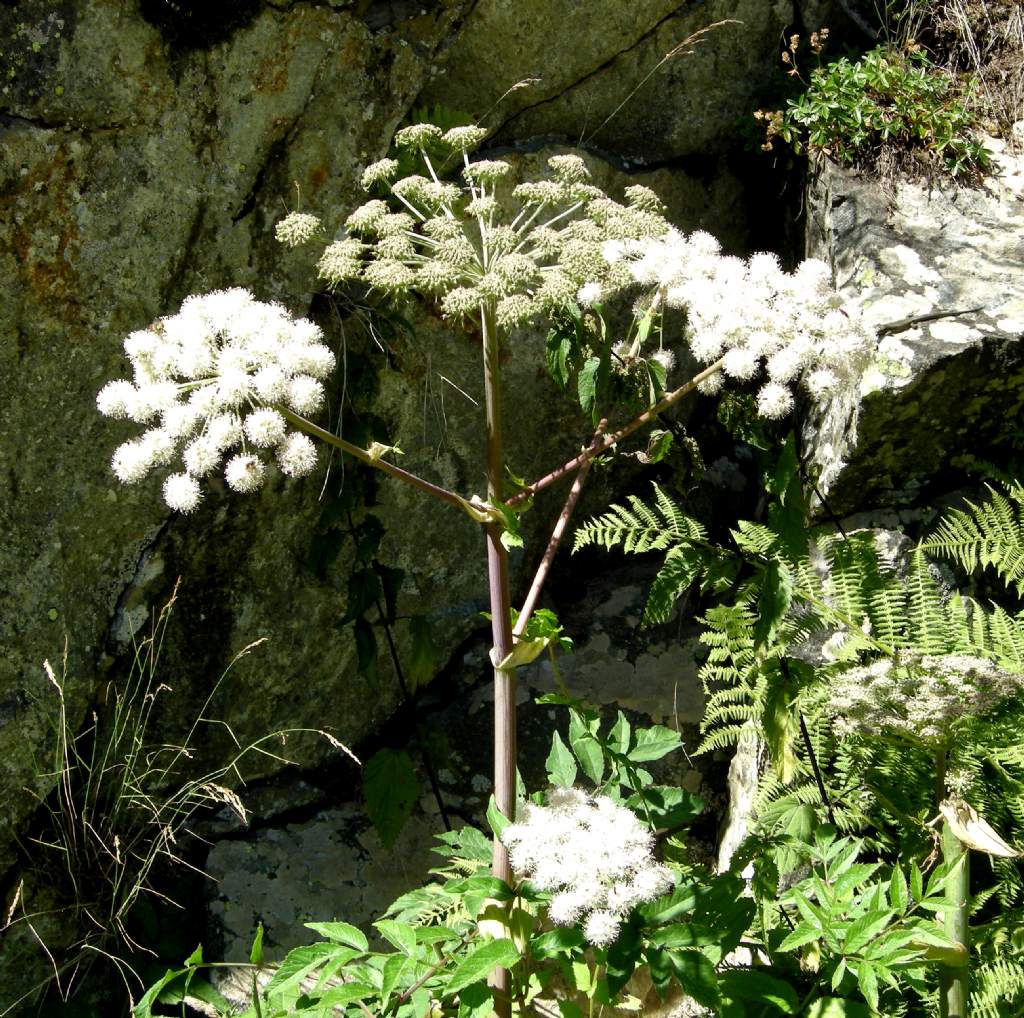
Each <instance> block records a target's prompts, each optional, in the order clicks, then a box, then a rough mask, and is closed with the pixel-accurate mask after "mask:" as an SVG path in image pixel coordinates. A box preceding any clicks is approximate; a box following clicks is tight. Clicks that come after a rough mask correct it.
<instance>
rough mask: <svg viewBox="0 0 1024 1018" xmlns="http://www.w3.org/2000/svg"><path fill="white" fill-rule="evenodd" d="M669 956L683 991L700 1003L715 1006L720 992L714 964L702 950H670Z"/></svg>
mask: <svg viewBox="0 0 1024 1018" xmlns="http://www.w3.org/2000/svg"><path fill="white" fill-rule="evenodd" d="M668 957H669V961H670V962H671V963H672V970H673V972H675V976H676V979H678V980H679V985H680V986H682V988H683V991H684V992H685V993H688V994H689V995H690V996H691V997H693V999H694V1000H695V1001H697V1003H698V1004H703V1005H704V1007H711V1008H713V1007H715V1006H716V1005H717V1004H718V999H719V992H718V976H717V974H716V973H715V967H714V965H712V964H711V962H710V961H708V959H707V958H706V957H705V956H704V955H703V954H702V953H701V952H700V951H669V952H668Z"/></svg>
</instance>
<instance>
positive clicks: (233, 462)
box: [224, 453, 266, 495]
mask: <svg viewBox="0 0 1024 1018" xmlns="http://www.w3.org/2000/svg"><path fill="white" fill-rule="evenodd" d="M265 474H266V467H265V466H264V465H263V461H262V460H261V459H260V458H259V457H258V456H253V455H251V454H248V453H239V454H238V455H237V456H232V457H231V459H229V460H228V462H227V465H226V466H225V467H224V480H225V481H227V482H228V487H229V488H231V489H233V490H234V491H237V492H240V493H241V494H243V495H247V494H249V493H250V492H253V491H257V490H259V488H260V486H261V485H262V484H263V477H264V475H265Z"/></svg>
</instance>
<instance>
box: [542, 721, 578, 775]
mask: <svg viewBox="0 0 1024 1018" xmlns="http://www.w3.org/2000/svg"><path fill="white" fill-rule="evenodd" d="M545 767H546V768H547V772H548V780H549V781H550V782H551V784H552V785H558V786H559V787H561V788H570V787H571V786H572V785H573V783H574V782H575V781H576V761H575V760H574V759H573V755H572V753H570V752H569V748H568V747H567V746H566V744H565V743H564V742H562V737H561V736H560V735H559V734H558V732H555V733H554V734H553V735H552V737H551V752H550V753H548V758H547V760H546V761H545Z"/></svg>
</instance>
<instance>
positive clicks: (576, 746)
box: [569, 710, 604, 785]
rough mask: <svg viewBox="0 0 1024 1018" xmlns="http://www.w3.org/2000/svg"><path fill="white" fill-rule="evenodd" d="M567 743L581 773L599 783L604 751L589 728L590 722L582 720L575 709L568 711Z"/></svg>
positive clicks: (602, 770) (602, 772)
mask: <svg viewBox="0 0 1024 1018" xmlns="http://www.w3.org/2000/svg"><path fill="white" fill-rule="evenodd" d="M595 727H596V723H595ZM569 745H570V746H572V751H573V753H575V754H576V759H577V760H578V761H579V763H580V766H581V767H582V768H583V773H584V774H586V776H587V777H588V778H590V780H591V781H593V782H594V784H595V785H599V784H600V783H601V778H602V777H603V776H604V752H603V750H602V749H601V744H600V742H598V741H597V739H596V737H595V735H594V733H593V732H592V731H591V730H590V724H589V723H586V722H584V720H583V716H582V715H581V714H580V713H579V712H578V711H575V710H573V711H570V712H569Z"/></svg>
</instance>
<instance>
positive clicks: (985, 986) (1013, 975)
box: [971, 957, 1024, 1018]
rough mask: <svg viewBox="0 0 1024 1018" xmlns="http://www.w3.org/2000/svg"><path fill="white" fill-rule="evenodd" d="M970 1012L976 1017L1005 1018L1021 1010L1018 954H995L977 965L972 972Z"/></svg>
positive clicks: (1023, 976) (1022, 974)
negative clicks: (1012, 956)
mask: <svg viewBox="0 0 1024 1018" xmlns="http://www.w3.org/2000/svg"><path fill="white" fill-rule="evenodd" d="M974 976H975V979H974V987H973V992H972V993H971V1013H972V1014H973V1015H974V1016H975V1018H1007V1016H1008V1015H1016V1014H1019V1013H1020V1008H1019V1003H1020V998H1021V997H1022V996H1024V963H1022V961H1021V960H1020V959H1019V958H1007V957H1003V958H997V959H996V960H995V961H990V962H986V963H985V964H984V965H979V966H978V968H977V970H976V971H975V973H974Z"/></svg>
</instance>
